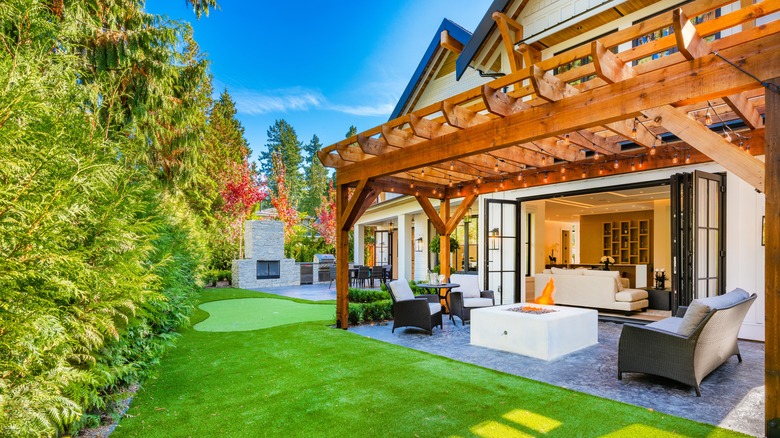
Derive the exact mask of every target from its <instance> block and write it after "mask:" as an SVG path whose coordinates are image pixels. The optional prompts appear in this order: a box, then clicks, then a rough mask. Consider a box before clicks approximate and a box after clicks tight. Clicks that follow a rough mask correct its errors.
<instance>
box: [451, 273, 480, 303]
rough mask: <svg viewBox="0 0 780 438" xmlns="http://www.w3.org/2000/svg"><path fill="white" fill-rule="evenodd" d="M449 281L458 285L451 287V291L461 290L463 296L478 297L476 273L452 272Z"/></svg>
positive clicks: (477, 277)
mask: <svg viewBox="0 0 780 438" xmlns="http://www.w3.org/2000/svg"><path fill="white" fill-rule="evenodd" d="M450 282H452V283H456V284H459V285H460V286H458V287H456V288H453V289H452V292H463V298H479V291H480V289H479V276H478V275H466V274H452V276H451V277H450Z"/></svg>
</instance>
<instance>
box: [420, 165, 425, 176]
mask: <svg viewBox="0 0 780 438" xmlns="http://www.w3.org/2000/svg"><path fill="white" fill-rule="evenodd" d="M420 177H421V178H425V168H424V167H423V168H422V170H421V171H420Z"/></svg>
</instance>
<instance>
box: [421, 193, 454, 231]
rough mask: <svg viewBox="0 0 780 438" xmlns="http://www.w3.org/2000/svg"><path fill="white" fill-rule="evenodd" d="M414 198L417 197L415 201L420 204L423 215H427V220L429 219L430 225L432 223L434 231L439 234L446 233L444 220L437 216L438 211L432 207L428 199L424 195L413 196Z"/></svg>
mask: <svg viewBox="0 0 780 438" xmlns="http://www.w3.org/2000/svg"><path fill="white" fill-rule="evenodd" d="M415 199H417V203H418V204H420V207H422V209H423V212H424V213H425V215H426V216H428V220H430V221H431V225H433V228H434V229H435V230H436V232H437V233H439V234H447V233H446V232H445V230H446V228H445V226H444V221H442V220H441V217H439V212H437V211H436V209H435V208H434V207H433V204H431V201H430V199H428V198H427V197H425V196H415Z"/></svg>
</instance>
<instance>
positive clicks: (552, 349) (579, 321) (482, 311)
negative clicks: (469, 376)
mask: <svg viewBox="0 0 780 438" xmlns="http://www.w3.org/2000/svg"><path fill="white" fill-rule="evenodd" d="M524 307H525V308H526V309H525V310H527V311H528V312H525V311H521V310H520V309H522V308H524ZM529 307H530V309H528V308H529ZM544 312H548V313H544ZM471 344H473V345H478V346H480V347H488V348H495V349H497V350H504V351H509V352H511V353H517V354H522V355H523V356H530V357H535V358H537V359H543V360H553V359H557V358H559V357H561V356H564V355H566V354H569V353H572V352H574V351H577V350H581V349H583V348H586V347H590V346H591V345H596V344H598V312H597V311H596V310H592V309H580V308H577V307H562V306H545V305H541V304H528V303H516V304H507V305H504V306H495V307H483V308H479V309H474V310H472V311H471Z"/></svg>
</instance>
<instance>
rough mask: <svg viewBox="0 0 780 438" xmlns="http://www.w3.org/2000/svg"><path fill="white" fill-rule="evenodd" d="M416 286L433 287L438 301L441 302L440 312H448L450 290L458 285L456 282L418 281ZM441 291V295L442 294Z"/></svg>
mask: <svg viewBox="0 0 780 438" xmlns="http://www.w3.org/2000/svg"><path fill="white" fill-rule="evenodd" d="M417 287H421V288H423V289H435V290H436V294H437V295H439V301H440V303H441V307H442V312H444V313H447V314H448V313H450V301H449V300H450V290H452V289H453V288H456V287H460V285H459V284H457V283H439V284H429V283H420V284H418V285H417ZM442 291H443V295H442Z"/></svg>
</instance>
